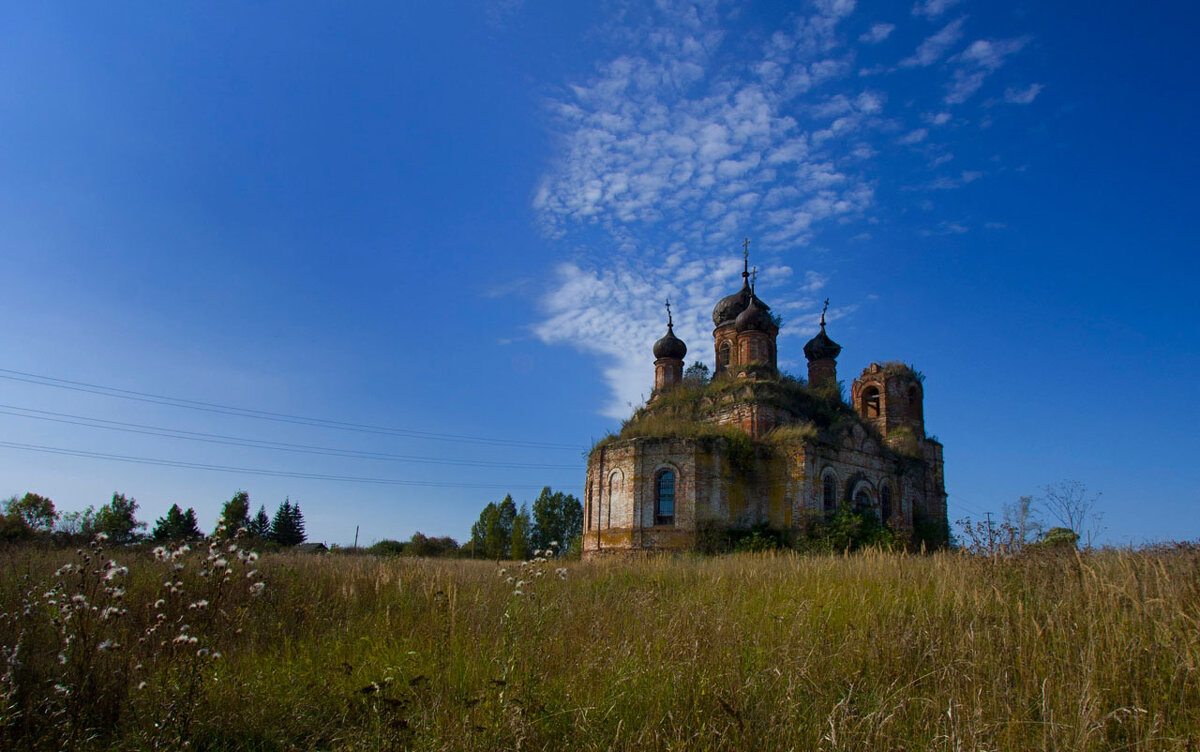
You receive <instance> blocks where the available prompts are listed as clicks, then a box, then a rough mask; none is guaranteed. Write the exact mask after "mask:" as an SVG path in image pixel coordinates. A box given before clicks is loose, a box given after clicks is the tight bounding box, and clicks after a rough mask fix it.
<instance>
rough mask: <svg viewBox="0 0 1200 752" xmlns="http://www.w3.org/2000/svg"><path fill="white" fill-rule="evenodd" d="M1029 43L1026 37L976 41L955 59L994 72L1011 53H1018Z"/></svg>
mask: <svg viewBox="0 0 1200 752" xmlns="http://www.w3.org/2000/svg"><path fill="white" fill-rule="evenodd" d="M1028 42H1029V38H1028V37H1017V38H1015V39H999V40H988V39H978V40H976V41H974V42H972V43H971V44H970V46H968V47H967V49H965V50H963V51H962V52H961V53H959V55H958V56H957V58H958V59H959V60H962V61H963V62H964V63H970V64H974V65H978V66H979V67H980V68H984V69H986V70H988V71H994V70H996V69H997V68H999V67H1000V66H1001V65H1004V59H1005V58H1007V57H1008V56H1009V55H1012V54H1013V53H1016V52H1020V51H1021V49H1022V48H1023V47H1024V46H1025V45H1026V44H1027V43H1028Z"/></svg>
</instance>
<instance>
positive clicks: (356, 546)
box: [354, 525, 358, 551]
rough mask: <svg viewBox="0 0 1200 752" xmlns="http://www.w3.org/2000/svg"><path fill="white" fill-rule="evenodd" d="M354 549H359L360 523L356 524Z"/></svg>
mask: <svg viewBox="0 0 1200 752" xmlns="http://www.w3.org/2000/svg"><path fill="white" fill-rule="evenodd" d="M354 550H355V551H357V550H358V525H355V526H354Z"/></svg>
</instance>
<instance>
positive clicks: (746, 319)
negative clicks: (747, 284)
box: [733, 294, 779, 334]
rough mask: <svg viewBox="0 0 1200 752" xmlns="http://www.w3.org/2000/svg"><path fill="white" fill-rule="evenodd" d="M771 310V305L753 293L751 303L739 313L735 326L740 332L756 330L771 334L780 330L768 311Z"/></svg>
mask: <svg viewBox="0 0 1200 752" xmlns="http://www.w3.org/2000/svg"><path fill="white" fill-rule="evenodd" d="M769 310H771V307H770V306H768V305H767V304H766V303H764V302H762V301H761V300H759V299H758V297H756V296H755V295H754V294H751V295H750V304H749V305H747V306H746V310H744V311H742V312H741V313H739V314H738V317H737V318H736V319H735V320H734V324H733V326H734V328H736V329H737V330H738V331H739V332H745V331H749V330H754V331H757V332H766V333H767V334H771V333H772V332H775V331H778V330H779V329H778V327H776V326H775V322H774V321H772V320H771V315H770V314H769V313H767V311H769Z"/></svg>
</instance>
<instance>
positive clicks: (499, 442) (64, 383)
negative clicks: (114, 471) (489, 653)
mask: <svg viewBox="0 0 1200 752" xmlns="http://www.w3.org/2000/svg"><path fill="white" fill-rule="evenodd" d="M0 378H3V379H8V380H10V381H20V382H24V383H27V384H36V385H38V386H48V387H54V388H56V389H70V390H72V391H76V392H87V393H89V394H98V395H101V396H104V397H115V398H118V399H126V400H134V401H137V402H147V403H150V404H153V405H165V406H168V407H183V408H187V409H189V410H201V411H204V412H210V413H218V414H221V415H236V416H240V417H243V418H258V419H259V420H270V421H275V422H277V423H291V424H294V425H302V426H315V427H318V428H336V429H338V430H341V431H357V432H360V433H374V434H381V435H385V436H404V437H407V438H417V439H431V440H433V441H450V442H467V443H474V444H489V445H493V446H519V447H528V448H533V449H568V450H571V451H581V450H583V449H584V447H582V446H579V445H576V444H558V443H553V442H544V441H519V440H515V439H495V438H486V437H482V436H468V435H463V434H451V433H435V432H433V431H417V430H413V429H407V428H392V427H388V426H374V425H369V424H365V423H349V422H346V421H339V420H327V419H325V418H311V417H306V416H303V415H291V414H289V413H275V412H269V411H267V410H255V409H253V408H248V407H235V406H232V405H221V404H218V403H215V402H203V401H200V400H190V399H183V398H181V397H168V396H164V395H161V394H150V393H148V392H138V391H134V390H131V389H118V388H116V387H108V386H102V385H99V384H89V383H87V382H84V381H71V380H70V379H59V378H55V377H53V376H41V375H38V374H35V373H26V372H24V371H14V370H12V369H8V368H0Z"/></svg>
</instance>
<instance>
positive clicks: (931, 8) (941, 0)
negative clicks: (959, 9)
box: [912, 0, 960, 18]
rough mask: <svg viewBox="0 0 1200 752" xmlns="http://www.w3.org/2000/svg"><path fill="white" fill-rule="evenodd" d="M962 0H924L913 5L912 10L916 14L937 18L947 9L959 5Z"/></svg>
mask: <svg viewBox="0 0 1200 752" xmlns="http://www.w3.org/2000/svg"><path fill="white" fill-rule="evenodd" d="M959 2H960V0H924V2H918V3H917V4H916V5H914V6H913V9H912V12H913V15H914V16H925V17H926V18H937V17H938V16H940V15H942V14H943V13H945V12H946V10H947V9H949V8H952V7H954V6H955V5H958V3H959Z"/></svg>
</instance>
